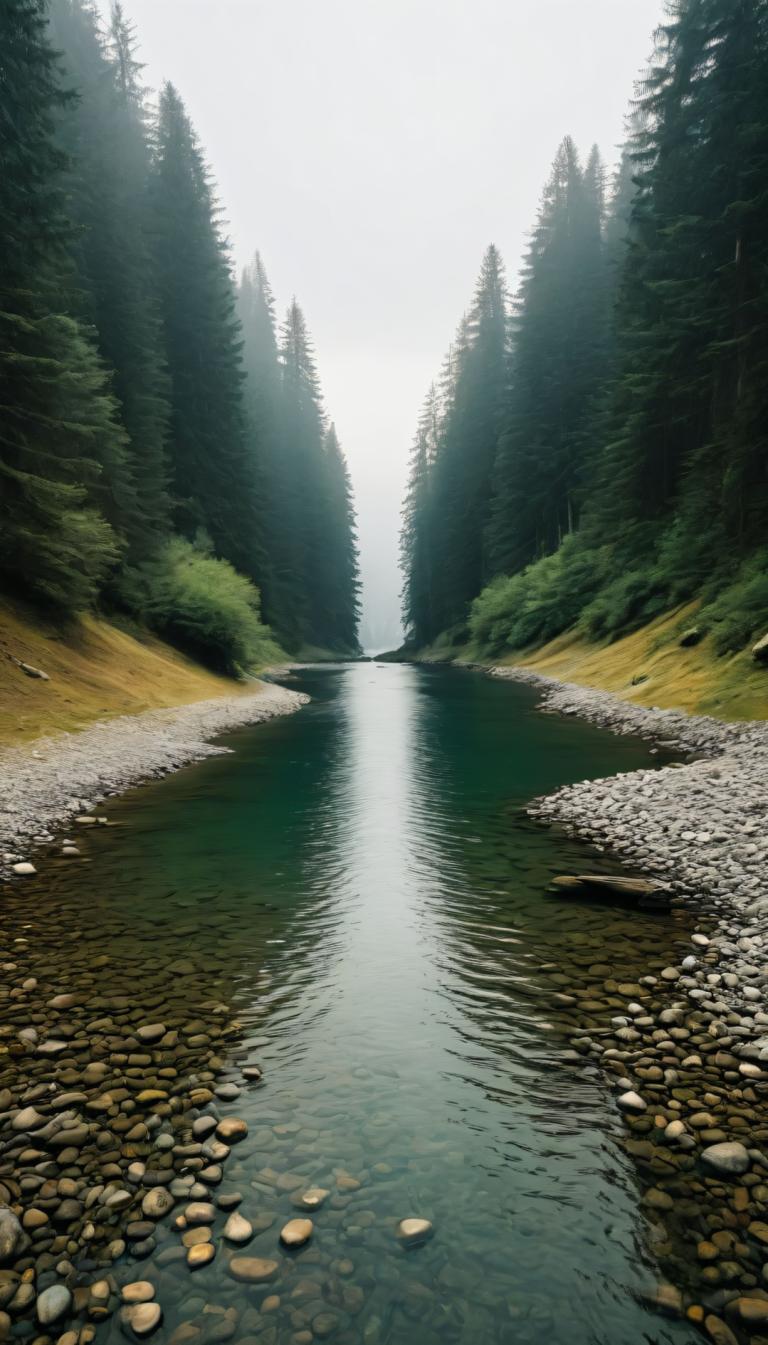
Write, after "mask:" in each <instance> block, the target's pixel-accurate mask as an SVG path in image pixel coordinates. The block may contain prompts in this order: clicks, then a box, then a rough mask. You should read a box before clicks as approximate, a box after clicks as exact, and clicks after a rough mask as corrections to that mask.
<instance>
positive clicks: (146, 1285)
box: [120, 1280, 155, 1303]
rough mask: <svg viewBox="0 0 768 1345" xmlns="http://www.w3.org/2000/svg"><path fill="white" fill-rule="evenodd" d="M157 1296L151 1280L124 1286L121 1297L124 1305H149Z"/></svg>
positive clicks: (133, 1282) (134, 1281)
mask: <svg viewBox="0 0 768 1345" xmlns="http://www.w3.org/2000/svg"><path fill="white" fill-rule="evenodd" d="M154 1296H155V1286H154V1284H150V1282H149V1280H133V1281H132V1282H131V1283H130V1284H124V1285H123V1287H122V1289H121V1290H120V1297H121V1298H122V1300H123V1302H124V1303H149V1302H151V1300H152V1299H153V1298H154Z"/></svg>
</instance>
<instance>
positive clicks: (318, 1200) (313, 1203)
mask: <svg viewBox="0 0 768 1345" xmlns="http://www.w3.org/2000/svg"><path fill="white" fill-rule="evenodd" d="M330 1194H331V1193H330V1191H325V1190H324V1189H323V1187H322V1186H312V1187H310V1189H309V1190H308V1191H305V1192H304V1194H303V1196H300V1197H299V1203H300V1204H302V1205H303V1206H304V1208H305V1209H308V1210H316V1209H319V1208H320V1206H321V1205H322V1204H323V1203H324V1201H326V1200H327V1199H328V1197H329V1195H330Z"/></svg>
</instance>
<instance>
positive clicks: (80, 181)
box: [50, 0, 168, 561]
mask: <svg viewBox="0 0 768 1345" xmlns="http://www.w3.org/2000/svg"><path fill="white" fill-rule="evenodd" d="M50 22H51V36H52V39H53V41H54V42H55V45H56V48H57V49H58V50H59V51H60V52H61V53H62V56H63V64H64V69H65V74H66V80H67V83H69V84H70V85H71V86H72V87H74V88H76V89H77V92H78V97H77V99H76V100H75V101H74V102H73V104H72V105H71V106H69V107H68V108H67V109H66V111H64V112H63V114H62V115H61V116H60V118H59V125H58V132H59V140H60V143H61V144H62V146H63V147H64V149H65V151H66V153H67V156H68V159H69V162H70V164H71V169H70V172H69V173H68V175H67V181H66V187H67V198H68V199H67V204H68V211H69V213H70V215H71V217H72V219H73V220H74V222H75V224H76V225H77V229H76V231H75V235H74V238H75V242H74V247H73V251H74V257H75V262H76V283H77V288H78V294H77V296H76V298H75V304H76V307H77V308H78V310H79V312H80V314H81V317H82V319H83V320H84V321H86V322H88V323H89V324H90V325H91V326H92V328H93V330H94V333H95V339H96V341H97V343H98V347H99V351H100V353H101V355H102V357H103V358H104V360H105V362H106V363H107V365H108V366H109V367H110V368H111V369H112V370H114V380H113V387H114V390H115V393H116V395H117V397H118V399H119V401H120V406H121V416H122V421H123V425H124V427H125V429H126V431H127V434H128V437H129V441H130V443H129V450H128V453H127V455H126V458H125V460H124V471H123V479H122V480H118V481H117V482H115V483H113V489H112V497H113V498H112V500H111V501H110V503H109V507H108V516H109V518H110V520H111V521H112V522H113V523H114V525H115V527H116V528H117V529H118V530H119V532H120V533H121V534H122V535H124V536H125V537H126V538H127V541H128V543H129V550H128V558H129V559H130V560H132V561H138V560H141V559H142V558H143V557H144V556H146V555H148V554H150V553H151V552H152V550H153V549H154V548H155V547H156V546H157V544H158V541H159V540H160V539H161V537H162V536H163V534H164V533H165V531H166V527H167V522H168V499H167V494H166V461H165V438H166V431H167V421H168V403H167V391H168V389H167V380H166V377H165V371H164V354H163V348H162V340H161V329H160V321H159V312H158V305H157V300H156V295H155V276H154V268H153V266H152V262H151V257H150V250H149V246H148V240H147V226H148V218H147V180H148V173H149V147H148V144H147V134H146V124H145V123H146V118H145V112H144V100H143V91H142V88H141V85H140V82H139V77H140V71H141V66H140V64H139V63H138V61H137V60H136V59H135V54H134V53H135V42H134V38H133V34H132V30H131V27H130V25H129V24H127V23H126V21H125V19H124V17H123V14H122V11H121V9H120V7H119V6H117V7H116V8H115V10H114V12H113V16H112V24H111V29H110V42H109V45H108V44H107V40H106V37H105V35H104V34H103V33H102V30H101V26H100V20H99V17H98V13H97V11H96V9H95V7H94V6H93V5H92V4H90V3H89V0H53V3H52V7H51V13H50Z"/></svg>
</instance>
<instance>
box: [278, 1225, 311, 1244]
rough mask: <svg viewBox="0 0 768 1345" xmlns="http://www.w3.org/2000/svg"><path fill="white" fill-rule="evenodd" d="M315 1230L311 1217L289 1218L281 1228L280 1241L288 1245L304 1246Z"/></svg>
mask: <svg viewBox="0 0 768 1345" xmlns="http://www.w3.org/2000/svg"><path fill="white" fill-rule="evenodd" d="M313 1232H314V1224H313V1223H312V1220H311V1219H289V1220H288V1223H287V1224H284V1225H283V1227H282V1228H281V1230H280V1241H281V1242H282V1243H283V1244H284V1246H286V1247H303V1246H304V1244H305V1242H309V1239H310V1238H311V1237H312V1234H313Z"/></svg>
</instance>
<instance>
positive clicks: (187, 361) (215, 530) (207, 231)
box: [150, 84, 264, 582]
mask: <svg viewBox="0 0 768 1345" xmlns="http://www.w3.org/2000/svg"><path fill="white" fill-rule="evenodd" d="M150 201H151V207H152V230H153V239H154V252H155V264H156V275H157V284H158V289H159V293H160V308H161V315H162V320H163V331H164V337H165V348H166V352H167V362H168V373H169V376H170V386H171V422H170V457H171V469H172V491H173V504H174V518H175V522H176V525H177V527H178V528H179V529H180V530H181V531H182V532H183V533H185V534H186V535H187V536H190V537H192V536H194V535H195V534H196V532H198V531H199V530H200V529H202V530H204V531H205V532H206V533H208V534H209V536H210V538H211V540H212V542H213V545H214V547H215V549H216V552H217V554H218V555H219V556H221V557H223V558H224V559H226V560H229V561H231V563H232V564H233V565H234V566H235V567H236V568H237V569H239V570H240V571H241V572H242V573H243V574H246V575H248V576H249V577H250V578H252V579H254V580H256V582H259V581H260V579H261V574H262V569H263V566H264V551H263V538H262V537H261V536H260V529H259V509H258V496H257V475H256V470H255V464H254V461H253V457H252V454H251V452H250V451H249V445H248V441H247V436H246V430H245V415H244V409H243V386H242V385H243V378H244V374H243V367H242V358H241V338H240V325H239V322H238V320H237V315H236V312H235V295H234V289H233V285H232V280H231V276H230V269H229V259H228V253H227V247H226V243H225V241H224V239H223V237H222V234H221V229H220V226H219V222H218V210H217V207H216V203H215V200H214V196H213V189H212V186H211V181H210V175H209V173H208V170H207V168H206V165H205V162H204V159H203V155H202V152H201V150H200V147H199V144H198V141H197V137H196V136H195V133H194V131H193V129H192V126H191V123H190V121H189V118H188V116H187V113H186V111H185V109H184V105H183V103H182V101H181V99H180V98H179V95H178V94H177V92H176V90H175V89H174V88H173V86H172V85H171V84H166V85H165V87H164V88H163V90H162V93H161V95H160V104H159V112H158V121H157V128H156V152H155V162H154V167H153V174H152V181H151V184H150Z"/></svg>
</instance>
